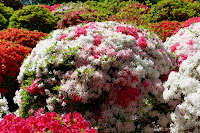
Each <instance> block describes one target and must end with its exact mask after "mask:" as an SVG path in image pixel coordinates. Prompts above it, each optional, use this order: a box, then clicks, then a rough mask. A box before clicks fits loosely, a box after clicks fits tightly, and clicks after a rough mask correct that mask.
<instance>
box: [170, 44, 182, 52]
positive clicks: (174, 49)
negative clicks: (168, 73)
mask: <svg viewBox="0 0 200 133" xmlns="http://www.w3.org/2000/svg"><path fill="white" fill-rule="evenodd" d="M179 45H180V44H179V43H178V44H174V45H173V46H171V47H170V48H171V52H172V53H173V52H174V51H176V47H177V46H179Z"/></svg>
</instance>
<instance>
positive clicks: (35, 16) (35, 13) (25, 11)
mask: <svg viewBox="0 0 200 133" xmlns="http://www.w3.org/2000/svg"><path fill="white" fill-rule="evenodd" d="M57 19H58V18H57V17H55V16H54V15H53V14H51V13H50V11H49V10H48V9H47V8H45V7H44V6H42V5H28V6H26V7H23V8H22V9H21V10H17V11H15V12H14V14H13V15H12V17H11V18H10V23H9V27H15V28H26V29H28V30H32V31H34V30H38V31H40V32H44V33H49V32H51V31H52V30H54V29H56V25H57Z"/></svg>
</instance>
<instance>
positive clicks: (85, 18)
mask: <svg viewBox="0 0 200 133" xmlns="http://www.w3.org/2000/svg"><path fill="white" fill-rule="evenodd" d="M104 20H106V15H105V14H101V13H100V12H99V11H98V10H92V9H89V8H82V9H79V10H73V11H71V12H70V13H67V14H66V15H63V16H62V18H61V20H60V21H59V22H58V25H57V27H58V28H62V29H64V28H66V27H69V26H73V25H78V24H80V23H89V22H94V21H99V22H100V21H104Z"/></svg>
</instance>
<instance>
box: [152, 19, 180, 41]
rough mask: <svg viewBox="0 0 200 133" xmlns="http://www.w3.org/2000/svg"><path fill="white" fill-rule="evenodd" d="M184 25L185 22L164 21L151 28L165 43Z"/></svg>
mask: <svg viewBox="0 0 200 133" xmlns="http://www.w3.org/2000/svg"><path fill="white" fill-rule="evenodd" d="M182 24H183V22H178V21H169V20H164V21H162V22H158V23H152V24H150V28H151V30H153V31H154V33H155V34H157V35H158V36H159V37H160V39H161V40H162V41H163V42H165V41H166V39H167V38H168V37H171V36H172V35H173V34H174V32H175V30H177V29H180V27H182Z"/></svg>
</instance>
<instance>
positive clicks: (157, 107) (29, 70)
mask: <svg viewBox="0 0 200 133" xmlns="http://www.w3.org/2000/svg"><path fill="white" fill-rule="evenodd" d="M161 44H162V41H161V40H160V39H159V38H158V37H157V36H154V34H150V33H149V32H147V30H142V29H138V28H137V27H133V26H131V25H126V24H120V23H117V22H112V21H109V22H107V21H106V22H95V23H94V22H92V23H88V24H85V25H83V24H81V25H78V26H73V27H69V28H67V29H63V30H60V29H58V30H55V31H54V32H52V33H51V34H50V35H49V37H48V38H47V39H46V40H42V41H40V42H39V43H38V44H37V45H36V47H35V48H34V49H33V50H32V52H31V54H30V55H29V56H28V57H27V58H26V59H25V60H24V62H23V64H22V66H21V68H20V73H19V75H18V78H17V79H18V81H19V83H20V84H21V89H20V90H19V91H16V97H15V98H14V101H15V102H16V103H17V104H18V105H19V110H18V111H19V113H20V115H21V116H22V117H28V116H29V111H30V110H31V109H33V110H37V109H38V108H41V107H43V108H44V109H45V111H46V112H48V111H50V112H52V111H55V112H57V113H59V114H66V113H69V112H74V111H77V112H79V113H81V114H82V115H83V117H84V118H85V119H86V120H88V121H89V124H90V127H97V128H98V131H99V132H133V131H135V132H142V131H143V130H144V131H147V130H149V129H150V131H151V132H153V128H150V125H151V124H152V125H153V122H155V125H160V126H162V127H167V124H168V123H169V122H170V119H169V115H168V111H169V107H168V105H167V104H166V103H165V104H163V102H164V101H163V99H162V92H163V91H164V87H163V85H162V76H163V75H167V74H168V73H169V72H170V71H171V69H172V68H173V66H172V65H173V64H172V62H171V59H170V56H169V55H168V53H166V50H165V48H164V47H163V45H161ZM143 128H144V129H143Z"/></svg>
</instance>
